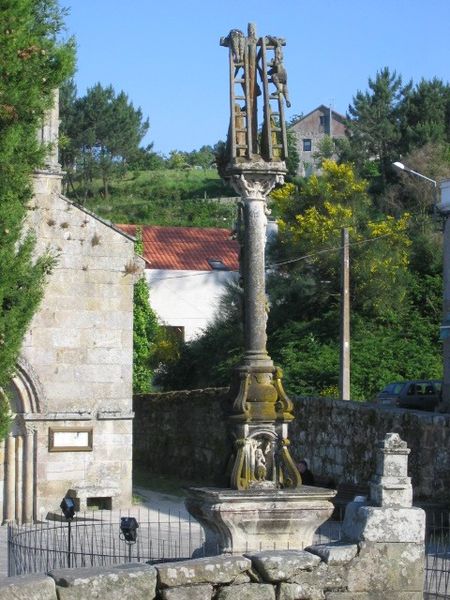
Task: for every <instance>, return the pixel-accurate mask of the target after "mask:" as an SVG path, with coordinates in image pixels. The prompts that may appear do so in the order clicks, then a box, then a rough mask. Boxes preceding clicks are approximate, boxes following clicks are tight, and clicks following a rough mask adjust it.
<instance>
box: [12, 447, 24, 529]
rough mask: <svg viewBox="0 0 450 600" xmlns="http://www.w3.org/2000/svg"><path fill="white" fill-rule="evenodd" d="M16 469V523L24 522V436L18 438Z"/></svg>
mask: <svg viewBox="0 0 450 600" xmlns="http://www.w3.org/2000/svg"><path fill="white" fill-rule="evenodd" d="M15 440H16V469H15V474H16V477H15V486H14V487H15V495H16V499H15V519H16V523H21V522H22V499H23V479H22V477H23V437H22V436H21V435H17V436H16V438H15Z"/></svg>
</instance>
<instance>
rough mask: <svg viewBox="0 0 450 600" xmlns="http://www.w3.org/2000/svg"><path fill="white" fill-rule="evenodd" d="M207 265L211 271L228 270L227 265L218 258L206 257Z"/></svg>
mask: <svg viewBox="0 0 450 600" xmlns="http://www.w3.org/2000/svg"><path fill="white" fill-rule="evenodd" d="M208 262H209V265H210V267H211V269H213V271H228V270H229V269H228V267H227V266H226V265H224V264H223V262H222V261H221V260H219V259H218V258H208Z"/></svg>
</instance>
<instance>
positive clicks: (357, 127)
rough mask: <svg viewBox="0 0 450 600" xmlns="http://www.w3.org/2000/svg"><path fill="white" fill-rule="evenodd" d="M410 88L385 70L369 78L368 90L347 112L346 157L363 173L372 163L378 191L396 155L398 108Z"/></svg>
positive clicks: (387, 175) (399, 132) (384, 183)
mask: <svg viewBox="0 0 450 600" xmlns="http://www.w3.org/2000/svg"><path fill="white" fill-rule="evenodd" d="M411 85H412V84H411V83H409V84H407V85H406V86H404V85H403V84H402V78H401V76H399V75H397V73H396V72H395V71H394V72H393V73H391V72H390V71H389V68H388V67H385V68H384V69H381V71H379V72H378V73H377V74H376V77H375V79H369V90H368V91H365V92H361V91H358V92H357V94H356V96H354V98H353V104H352V105H350V106H349V109H348V113H349V122H348V127H349V131H350V145H351V153H352V156H351V157H346V158H351V159H352V160H353V161H354V162H355V163H356V165H357V166H358V168H359V172H360V173H363V174H366V173H364V164H365V163H367V162H376V164H377V165H378V167H379V169H378V172H379V174H380V182H379V183H380V184H381V186H380V187H381V190H384V189H385V187H386V183H387V181H388V180H389V176H390V175H391V174H392V166H391V163H392V161H394V160H397V159H398V156H399V154H400V148H401V122H402V108H403V106H404V102H405V99H406V98H407V96H408V95H409V94H410V91H411Z"/></svg>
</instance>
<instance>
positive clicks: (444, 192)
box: [437, 179, 450, 412]
mask: <svg viewBox="0 0 450 600" xmlns="http://www.w3.org/2000/svg"><path fill="white" fill-rule="evenodd" d="M440 192H441V198H440V200H441V201H440V203H439V204H438V206H437V209H438V211H439V213H440V214H441V216H442V218H443V220H444V243H443V279H444V298H443V306H442V309H443V310H442V312H443V315H442V326H441V336H440V337H441V340H442V358H443V363H444V364H443V366H444V368H443V371H444V377H443V385H442V407H441V408H442V410H445V411H446V412H447V411H450V327H449V326H450V219H449V217H450V179H446V180H444V181H441V182H440Z"/></svg>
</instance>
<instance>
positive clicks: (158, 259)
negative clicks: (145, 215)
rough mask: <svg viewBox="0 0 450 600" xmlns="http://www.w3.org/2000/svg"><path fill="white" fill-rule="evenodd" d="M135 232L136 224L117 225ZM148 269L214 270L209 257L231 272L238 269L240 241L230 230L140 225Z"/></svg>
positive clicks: (127, 231)
mask: <svg viewBox="0 0 450 600" xmlns="http://www.w3.org/2000/svg"><path fill="white" fill-rule="evenodd" d="M117 227H118V228H119V229H121V230H122V231H124V232H125V233H128V234H129V235H132V236H135V235H136V228H137V227H138V226H136V225H117ZM139 227H140V228H141V230H142V241H143V243H144V258H145V260H146V261H147V268H148V269H176V270H180V271H212V270H213V269H212V267H211V265H210V264H209V263H208V259H209V260H211V259H216V260H220V261H222V262H223V264H224V265H225V266H226V267H228V269H230V270H231V271H237V270H238V269H239V244H238V243H237V241H236V240H233V239H231V232H230V230H229V229H217V228H212V227H208V228H202V227H159V226H153V225H142V226H139Z"/></svg>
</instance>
